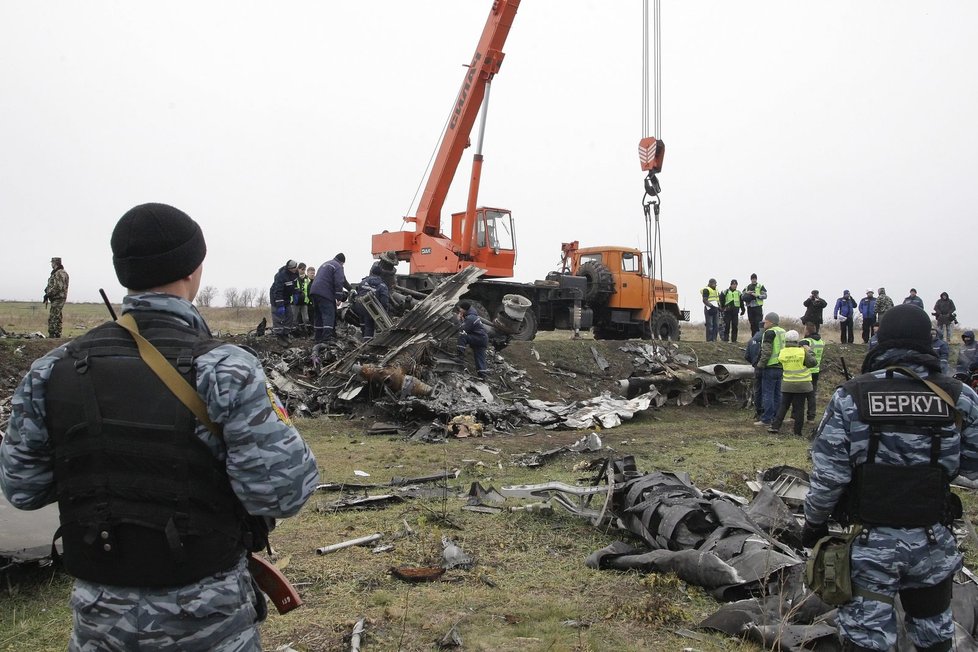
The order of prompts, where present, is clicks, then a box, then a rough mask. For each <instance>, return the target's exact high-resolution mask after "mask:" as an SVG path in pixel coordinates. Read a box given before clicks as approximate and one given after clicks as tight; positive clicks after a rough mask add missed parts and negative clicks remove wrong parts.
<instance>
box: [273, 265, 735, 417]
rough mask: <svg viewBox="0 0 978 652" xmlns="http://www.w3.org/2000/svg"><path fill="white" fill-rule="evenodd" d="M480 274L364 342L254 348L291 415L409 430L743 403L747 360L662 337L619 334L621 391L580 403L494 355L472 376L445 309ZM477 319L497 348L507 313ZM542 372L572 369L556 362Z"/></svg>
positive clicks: (507, 329)
mask: <svg viewBox="0 0 978 652" xmlns="http://www.w3.org/2000/svg"><path fill="white" fill-rule="evenodd" d="M482 273H483V272H482V270H479V269H476V268H468V269H466V270H464V271H462V272H459V273H458V274H455V275H454V276H452V277H450V278H449V279H447V280H446V281H445V282H443V283H442V284H441V285H440V286H438V287H437V288H436V289H435V290H434V291H433V292H432V293H431V294H430V295H428V296H427V297H425V298H424V299H423V300H422V301H420V302H419V303H417V304H416V305H415V306H414V307H413V308H412V309H411V310H410V311H408V312H407V313H405V314H404V315H403V316H402V317H401V318H400V319H398V320H396V321H393V322H391V323H390V325H389V326H388V327H386V328H379V329H378V334H377V336H376V337H374V338H373V339H371V340H369V341H362V340H361V339H360V338H359V336H358V335H357V334H356V332H355V329H353V328H350V327H346V328H339V329H338V330H337V333H338V337H337V340H336V341H335V342H333V343H331V344H330V345H329V346H326V345H318V346H315V347H313V348H312V349H311V350H307V349H304V348H301V347H290V348H287V349H286V350H285V351H282V352H270V351H265V352H263V353H260V355H261V357H262V362H263V364H264V366H265V369H266V373H267V375H268V378H269V381H270V382H271V383H272V385H273V386H274V387H275V390H276V392H277V393H278V394H279V396H280V397H281V398H282V400H284V401H285V402H286V403H287V405H288V408H289V410H290V411H291V412H292V413H294V414H299V415H303V416H310V417H311V416H316V415H318V414H327V415H337V414H352V413H358V412H359V411H360V410H361V408H363V407H364V406H369V407H370V408H371V409H377V410H381V411H383V412H384V413H385V415H386V419H388V420H393V421H394V422H396V423H397V424H398V428H400V429H404V430H408V431H410V432H416V431H417V429H418V428H421V427H425V426H426V424H429V423H431V422H432V421H438V422H440V423H442V424H445V423H448V422H449V421H450V420H451V419H452V418H454V417H456V416H458V415H471V416H472V417H474V418H475V419H476V420H477V421H478V422H480V423H482V424H485V425H487V426H492V427H494V428H496V429H498V430H512V429H513V428H516V427H518V426H521V425H524V424H536V425H539V426H543V427H546V428H567V429H579V428H589V427H601V428H613V427H615V426H616V425H619V424H620V423H621V422H622V421H624V420H628V419H631V418H632V417H633V416H634V414H635V413H636V412H640V411H643V410H647V409H649V408H656V407H661V406H662V405H664V404H666V403H667V402H671V403H675V404H677V405H688V404H690V403H693V402H694V401H700V402H703V403H707V404H710V403H715V402H721V401H735V402H738V403H744V402H746V400H747V397H748V396H749V387H748V385H747V383H744V382H742V381H743V380H745V379H749V378H753V368H752V367H750V366H749V365H717V364H714V365H707V366H696V365H695V364H694V362H695V358H694V357H693V356H690V355H683V354H680V353H679V352H678V348H677V347H676V346H675V345H674V344H667V343H664V342H657V343H652V342H626V343H623V345H622V346H621V347H620V349H621V350H622V351H624V352H626V353H630V354H633V356H634V357H633V361H632V367H633V372H632V374H631V375H630V376H629V377H628V378H624V379H622V380H620V381H619V382H618V388H619V390H620V392H621V394H622V395H623V397H613V396H611V394H610V393H604V394H602V395H599V396H595V397H593V398H591V399H588V400H584V401H572V402H548V401H541V400H536V399H532V398H531V397H530V396H531V391H530V390H531V388H530V383H529V381H528V379H527V375H526V373H525V371H524V370H521V369H517V368H515V367H513V366H512V365H509V364H508V363H506V362H505V361H504V360H503V359H502V358H501V357H500V356H498V355H497V356H495V363H494V364H493V365H492V372H493V373H492V376H491V379H490V380H489V381H488V382H485V381H482V380H480V379H477V378H476V377H475V376H474V375H471V374H468V373H467V372H466V367H465V361H464V360H462V359H460V358H459V357H458V356H457V355H456V354H455V353H454V351H455V350H456V338H457V335H458V323H457V321H455V318H454V316H453V314H452V313H453V309H454V307H455V306H456V304H457V303H458V301H459V298H460V297H461V296H462V295H463V294H465V292H466V289H467V287H468V285H469V284H470V283H471V282H473V281H474V280H475V279H477V278H478V277H479V276H480V275H481V274H482ZM524 310H525V306H524ZM350 312H351V313H352V311H350ZM341 313H342V310H341ZM351 316H352V314H351ZM483 321H484V323H485V325H486V327H487V330H488V331H489V333H490V347H491V348H490V352H492V351H493V350H495V351H498V350H501V349H502V348H503V347H505V346H506V345H507V344H508V342H509V335H508V333H511V332H512V331H513V323H514V322H513V318H512V317H508V316H506V315H505V314H504V313H500V316H499V317H497V318H496V319H495V320H493V321H489V320H487V319H484V320H483ZM379 324H380V322H379V321H378V325H379ZM517 325H518V322H517ZM582 345H583V343H582ZM591 354H592V356H593V359H594V364H595V371H596V372H597V373H603V372H605V371H606V370H607V368H608V366H609V365H608V362H607V361H606V360H604V359H603V357H602V356H601V354H600V353H599V352H598V351H597V349H595V348H594V347H591ZM552 373H553V374H555V375H566V376H568V377H575V376H576V374H575V372H572V371H567V370H566V369H561V368H560V366H555V367H554V369H553V371H552Z"/></svg>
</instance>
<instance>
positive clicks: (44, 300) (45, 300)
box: [41, 294, 48, 303]
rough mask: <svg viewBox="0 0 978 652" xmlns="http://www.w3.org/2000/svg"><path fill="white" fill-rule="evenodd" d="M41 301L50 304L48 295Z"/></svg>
mask: <svg viewBox="0 0 978 652" xmlns="http://www.w3.org/2000/svg"><path fill="white" fill-rule="evenodd" d="M41 301H42V303H47V302H48V295H46V294H45V295H44V298H43V299H42V300H41Z"/></svg>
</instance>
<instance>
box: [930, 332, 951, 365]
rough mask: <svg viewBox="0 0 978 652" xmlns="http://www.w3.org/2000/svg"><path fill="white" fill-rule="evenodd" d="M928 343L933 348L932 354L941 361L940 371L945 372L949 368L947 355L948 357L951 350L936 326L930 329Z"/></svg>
mask: <svg viewBox="0 0 978 652" xmlns="http://www.w3.org/2000/svg"><path fill="white" fill-rule="evenodd" d="M930 345H931V348H932V349H934V355H935V356H937V359H938V360H940V361H941V373H944V374H946V373H947V372H948V369H950V366H949V364H948V357H950V354H951V350H950V347H948V345H947V342H945V341H944V340H943V339H942V338H941V333H940V332H939V331H938V330H937V329H936V328H932V329H930Z"/></svg>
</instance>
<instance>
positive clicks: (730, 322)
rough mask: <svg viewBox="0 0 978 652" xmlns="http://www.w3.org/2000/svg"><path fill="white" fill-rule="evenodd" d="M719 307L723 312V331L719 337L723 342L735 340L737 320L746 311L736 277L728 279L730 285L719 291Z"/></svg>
mask: <svg viewBox="0 0 978 652" xmlns="http://www.w3.org/2000/svg"><path fill="white" fill-rule="evenodd" d="M720 309H721V311H722V312H723V332H722V333H721V334H720V339H721V340H723V341H724V342H736V341H737V326H738V323H737V322H739V321H740V318H741V316H743V314H744V313H745V312H747V308H745V307H744V301H743V298H742V297H741V295H740V290H738V289H737V279H733V280H732V281H730V287H728V288H727V289H726V290H724V291H723V292H721V293H720Z"/></svg>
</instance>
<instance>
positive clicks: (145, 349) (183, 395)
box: [116, 313, 222, 437]
mask: <svg viewBox="0 0 978 652" xmlns="http://www.w3.org/2000/svg"><path fill="white" fill-rule="evenodd" d="M116 323H117V324H119V325H120V326H122V327H123V328H125V329H126V330H127V331H129V334H130V335H132V338H133V339H134V340H135V341H136V346H137V347H138V348H139V357H141V358H142V359H143V362H145V363H146V364H147V365H148V366H149V368H150V369H152V370H153V373H155V374H156V375H157V376H158V377H159V379H160V380H161V381H163V384H164V385H166V387H167V389H169V390H170V391H171V392H173V395H174V396H176V397H177V399H179V400H180V402H181V403H183V404H184V405H185V406H187V409H188V410H190V411H191V412H192V413H193V415H194V416H195V417H197V420H198V421H200V422H201V423H202V424H204V425H205V426H207V429H208V430H210V431H211V432H212V433H214V434H215V435H217V436H218V437H221V436H222V432H221V427H220V426H218V425H217V424H216V423H214V422H213V421H211V418H210V417H209V416H207V406H206V405H204V400H203V399H202V398H200V394H198V393H197V390H196V389H194V388H193V387H192V386H191V385H190V383H188V382H187V379H186V378H184V377H183V376H181V375H180V372H178V371H177V370H176V369H174V368H173V365H171V364H170V363H169V362H168V361H167V359H166V358H165V357H164V356H163V354H162V353H160V351H159V349H157V348H156V347H155V346H153V344H152V343H151V342H150V341H149V340H147V339H146V338H145V337H143V336H142V335H140V334H139V326H138V325H137V324H136V320H135V319H133V317H132V314H131V313H126V314H124V315H123V316H122V317H119V319H118V321H116Z"/></svg>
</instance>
